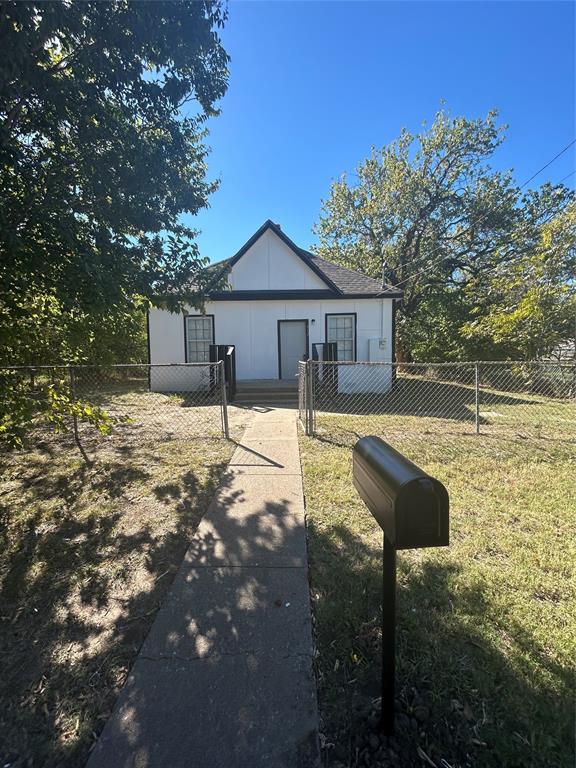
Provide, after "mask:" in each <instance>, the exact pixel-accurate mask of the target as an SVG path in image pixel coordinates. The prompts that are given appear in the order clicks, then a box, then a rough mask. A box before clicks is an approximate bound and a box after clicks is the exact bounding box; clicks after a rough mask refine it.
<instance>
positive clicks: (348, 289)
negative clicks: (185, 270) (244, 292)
mask: <svg viewBox="0 0 576 768" xmlns="http://www.w3.org/2000/svg"><path fill="white" fill-rule="evenodd" d="M267 229H271V230H272V231H273V232H274V233H275V234H276V235H278V237H279V238H280V239H281V240H282V241H283V242H284V243H286V245H288V247H289V248H291V250H292V251H294V253H295V254H296V255H297V256H299V257H300V258H301V259H302V261H303V262H304V263H305V264H307V266H309V267H310V269H312V271H313V272H315V273H316V274H317V275H318V277H320V279H321V280H323V281H324V282H325V283H326V288H327V291H326V293H327V294H333V295H334V296H335V297H343V296H363V297H366V298H368V297H372V296H383V297H387V298H400V297H401V296H402V291H400V290H399V289H397V288H393V287H391V286H389V285H382V283H381V282H380V281H378V280H374V278H372V277H368V276H367V275H364V274H362V272H357V271H355V270H353V269H348V268H347V267H342V266H340V265H339V264H334V263H333V262H331V261H327V260H326V259H323V258H321V257H320V256H316V255H315V254H313V253H310V252H309V251H305V250H304V249H303V248H299V247H298V246H297V245H296V244H295V243H294V242H293V241H292V240H290V238H289V237H288V236H287V235H285V234H284V232H283V231H282V229H281V228H280V226H279V225H278V224H275V223H274V222H273V221H270V219H268V221H265V222H264V224H263V225H262V226H261V227H260V229H258V231H257V232H255V233H254V235H252V237H251V238H250V239H249V240H248V241H247V242H246V243H245V244H244V245H243V246H242V248H241V249H240V250H239V251H238V252H237V253H236V254H235V255H234V256H232V257H231V258H229V259H224V260H223V261H219V262H216V263H213V264H211V265H210V266H209V267H207V269H209V270H210V271H214V272H215V274H217V275H221V274H222V273H223V272H224V271H225V270H226V269H230V268H231V267H233V266H234V264H236V262H237V261H238V260H239V259H241V258H242V256H243V255H244V254H245V253H246V251H247V250H248V249H249V248H250V247H251V246H252V245H253V244H254V243H255V242H256V240H258V238H259V237H261V236H262V235H263V234H264V232H265V231H266V230H267ZM231 293H241V292H239V291H231V292H230V291H228V292H227V294H228V295H230V294H231ZM250 293H253V292H250ZM254 293H256V292H254ZM258 293H259V292H258ZM262 293H264V291H262ZM302 293H309V294H310V295H311V296H312V294H313V293H321V292H320V291H317V290H316V291H303V292H302ZM322 293H323V292H322ZM216 295H217V296H218V297H219V298H224V296H225V292H224V291H221V292H219V293H218V294H214V296H216Z"/></svg>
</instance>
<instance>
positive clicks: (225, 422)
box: [218, 360, 230, 440]
mask: <svg viewBox="0 0 576 768" xmlns="http://www.w3.org/2000/svg"><path fill="white" fill-rule="evenodd" d="M218 370H219V371H220V374H219V375H220V399H221V407H222V424H223V425H224V436H225V438H226V440H230V431H229V429H228V403H227V401H226V381H225V376H224V360H220V362H219V363H218Z"/></svg>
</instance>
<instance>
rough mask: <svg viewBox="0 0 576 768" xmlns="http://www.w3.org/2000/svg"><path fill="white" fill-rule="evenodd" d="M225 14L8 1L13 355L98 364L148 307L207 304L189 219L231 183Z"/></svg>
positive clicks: (0, 104)
mask: <svg viewBox="0 0 576 768" xmlns="http://www.w3.org/2000/svg"><path fill="white" fill-rule="evenodd" d="M225 19H226V11H225V9H224V8H223V6H222V4H221V3H220V1H219V0H202V1H201V2H188V1H186V0H177V1H174V2H168V1H161V2H153V3H141V2H130V1H129V0H117V2H113V3H111V2H110V3H108V2H76V1H75V0H68V1H66V2H65V1H64V0H62V1H60V2H56V1H54V2H49V3H42V2H29V3H22V2H0V73H1V75H2V76H1V77H0V196H1V199H2V206H1V207H0V364H5V365H6V364H8V365H13V364H15V363H19V362H33V363H35V364H39V363H43V362H45V363H57V362H68V361H70V360H76V361H82V360H87V359H91V358H92V359H93V355H94V354H95V353H96V351H97V349H98V347H99V349H100V352H101V351H102V350H103V349H106V348H108V349H110V348H114V347H113V345H114V344H120V339H121V331H120V328H119V324H120V323H122V322H124V323H125V332H126V333H129V332H130V331H131V330H132V329H133V330H134V333H135V335H136V338H137V339H139V338H140V337H141V328H142V317H143V314H144V313H143V309H144V308H145V306H146V305H147V304H149V303H153V304H162V305H164V306H168V307H169V308H171V309H178V308H179V306H180V301H181V300H182V298H183V299H185V300H187V302H188V303H191V304H193V305H196V306H198V305H200V304H201V302H202V294H203V289H204V287H205V282H206V277H205V275H204V272H203V267H204V266H205V265H206V263H207V260H206V259H202V258H201V257H200V254H199V252H198V248H197V245H196V243H195V242H194V236H195V234H196V233H195V231H194V230H192V229H191V228H189V227H186V226H184V225H183V224H182V219H181V216H182V214H184V213H188V214H195V213H196V212H197V211H198V210H199V209H201V208H202V207H204V206H206V205H207V204H208V198H209V196H210V194H211V193H212V192H213V191H214V189H215V188H216V186H217V184H216V182H214V181H209V180H208V179H207V177H206V174H207V165H206V156H207V148H206V146H205V144H204V139H205V136H206V129H205V123H206V120H207V118H208V117H209V116H213V115H216V114H217V112H218V109H217V102H218V100H219V99H220V98H221V97H222V96H223V95H224V93H225V91H226V87H227V78H228V69H227V67H228V56H227V54H226V52H225V51H224V49H223V47H222V45H221V42H220V39H219V36H218V30H219V29H220V28H221V27H222V26H223V24H224V22H225ZM186 285H188V286H190V288H189V293H188V296H184V297H181V298H178V299H177V298H176V296H175V294H174V293H173V288H174V287H175V286H179V287H181V286H186ZM95 333H99V334H100V341H99V342H95V339H94V335H95ZM111 344H112V347H111V346H110V345H111ZM123 354H125V353H123ZM11 380H12V379H11V378H10V377H8V378H7V380H6V382H4V390H5V391H6V389H7V388H8V385H9V382H10V381H11ZM7 382H8V383H7ZM19 391H20V390H16V389H14V391H13V392H12V394H13V395H14V396H15V397H16V400H17V399H18V397H17V394H18V392H19ZM15 393H16V394H15ZM48 399H49V398H48ZM52 399H53V400H54V402H56V400H57V398H52ZM8 400H10V397H9V398H8ZM16 400H15V399H14V398H12V400H11V404H9V405H8V406H7V407H6V409H4V412H3V413H2V412H1V411H2V408H0V433H2V431H3V427H2V424H4V426H5V425H6V424H13V421H14V420H13V418H12V416H11V414H13V413H14V412H15V410H18V408H16V407H15V405H14V403H15V402H16ZM24 410H26V408H24ZM28 410H29V409H28ZM10 429H11V427H6V426H5V429H4V432H7V431H8V432H9V431H10Z"/></svg>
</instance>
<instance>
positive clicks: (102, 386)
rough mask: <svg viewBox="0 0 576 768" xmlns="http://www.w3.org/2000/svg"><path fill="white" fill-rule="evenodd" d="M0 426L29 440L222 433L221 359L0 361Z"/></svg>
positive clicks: (225, 431) (92, 442) (94, 444)
mask: <svg viewBox="0 0 576 768" xmlns="http://www.w3.org/2000/svg"><path fill="white" fill-rule="evenodd" d="M0 419H1V420H0V429H1V430H2V432H3V433H4V437H5V438H6V437H8V436H10V435H16V436H17V435H18V433H19V430H20V431H21V432H25V433H26V436H27V439H28V440H32V441H34V440H35V441H38V440H50V439H53V438H54V434H56V435H58V434H59V435H67V436H71V437H73V438H74V439H75V440H76V442H77V444H78V447H79V448H80V449H81V450H89V449H94V450H95V449H97V448H98V444H99V442H101V441H102V440H103V439H107V440H110V439H112V440H116V441H117V442H122V441H124V442H130V441H147V440H158V439H161V440H165V439H187V438H197V437H210V438H216V437H226V438H228V437H229V427H228V407H227V397H226V386H225V382H224V371H223V363H222V362H217V363H187V364H176V365H139V364H135V365H109V366H96V365H71V366H36V367H34V366H17V367H5V368H0Z"/></svg>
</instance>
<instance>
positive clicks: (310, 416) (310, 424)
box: [306, 360, 314, 437]
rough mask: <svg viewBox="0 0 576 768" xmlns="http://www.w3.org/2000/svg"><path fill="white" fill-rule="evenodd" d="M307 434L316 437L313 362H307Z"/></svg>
mask: <svg viewBox="0 0 576 768" xmlns="http://www.w3.org/2000/svg"><path fill="white" fill-rule="evenodd" d="M306 427H307V429H306V434H307V435H310V436H311V437H313V436H314V403H313V402H312V361H311V360H306Z"/></svg>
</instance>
